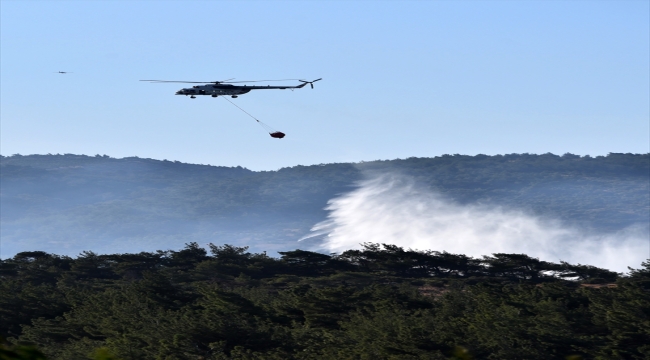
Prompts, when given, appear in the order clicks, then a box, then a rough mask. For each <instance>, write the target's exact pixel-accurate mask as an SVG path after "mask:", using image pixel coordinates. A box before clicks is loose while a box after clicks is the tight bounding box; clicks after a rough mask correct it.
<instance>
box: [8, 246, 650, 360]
mask: <svg viewBox="0 0 650 360" xmlns="http://www.w3.org/2000/svg"><path fill="white" fill-rule="evenodd" d="M209 248H210V252H209V253H208V252H207V251H206V250H204V249H203V248H201V247H199V246H198V245H197V244H196V243H188V244H186V246H185V248H184V249H181V250H179V251H173V250H168V251H157V252H154V253H139V254H113V255H98V254H94V253H91V252H85V253H82V254H80V256H78V257H77V258H67V257H60V256H56V255H51V254H47V253H42V252H26V253H20V254H18V255H16V256H15V257H13V258H11V259H6V260H2V262H1V263H0V265H1V269H2V272H1V273H0V286H2V289H3V291H0V310H1V311H0V324H1V325H0V331H2V334H4V336H6V337H7V338H8V341H9V343H8V344H4V345H2V348H1V349H0V351H1V352H0V356H4V357H0V358H2V359H43V358H44V356H47V358H48V359H88V358H91V359H187V358H201V359H314V358H318V359H342V358H350V359H471V358H476V359H511V358H512V359H565V358H568V357H572V358H597V359H610V358H625V359H645V358H648V356H649V354H650V353H649V351H650V347H648V345H647V344H650V327H648V324H649V323H650V321H649V319H650V302H649V300H648V299H650V297H649V296H648V293H649V291H650V277H649V276H648V274H650V271H648V268H650V261H649V262H646V263H644V268H642V269H638V270H632V271H631V272H630V275H629V276H620V275H619V274H616V273H611V272H609V271H607V270H604V269H598V268H595V267H591V266H587V265H572V264H567V263H560V264H555V263H549V262H544V261H540V260H538V259H535V258H531V257H528V256H526V255H523V254H493V255H492V256H488V257H484V258H482V259H474V258H471V257H467V256H464V255H455V254H449V253H438V252H432V251H414V250H405V249H403V248H400V247H397V246H394V245H382V244H372V243H367V244H364V246H363V247H362V249H361V250H354V251H347V252H345V253H343V254H340V255H325V254H319V253H313V252H308V251H303V250H296V251H288V252H283V253H282V258H279V259H276V258H270V257H267V256H266V255H264V254H256V253H249V252H248V251H247V248H246V247H237V246H233V245H223V246H216V245H212V244H210V246H209ZM593 278H596V279H600V280H598V281H596V282H594V281H590V280H592V279H593ZM567 279H571V280H567ZM602 280H611V281H612V282H611V283H607V284H603V283H602ZM36 349H38V350H36ZM39 351H42V352H43V354H45V355H42V354H41V353H40V352H39ZM39 356H40V357H39Z"/></svg>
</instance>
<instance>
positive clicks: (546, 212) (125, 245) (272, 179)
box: [0, 154, 650, 258]
mask: <svg viewBox="0 0 650 360" xmlns="http://www.w3.org/2000/svg"><path fill="white" fill-rule="evenodd" d="M649 169H650V157H649V155H648V154H609V155H608V156H598V157H589V156H583V157H580V156H576V155H571V154H565V155H563V156H558V155H553V154H542V155H532V154H509V155H497V156H487V155H477V156H465V155H443V156H439V157H434V158H409V159H403V160H386V161H370V162H361V163H354V164H353V163H342V164H321V165H312V166H295V167H291V168H283V169H280V170H277V171H261V172H255V171H250V170H247V169H245V168H241V167H234V168H232V167H219V166H208V165H197V164H184V163H180V162H175V161H167V160H163V161H159V160H153V159H142V158H137V157H131V158H123V159H114V158H110V157H108V156H105V155H104V156H100V155H97V156H85V155H72V154H66V155H28V156H21V155H13V156H7V157H2V158H1V168H0V170H1V172H0V175H1V196H2V197H1V203H0V205H1V215H2V216H1V221H2V223H1V228H0V229H1V236H2V249H1V251H2V253H1V255H2V257H3V258H6V257H9V256H13V255H14V254H16V253H17V252H20V251H27V250H34V251H46V252H52V253H58V254H67V255H74V254H78V253H79V252H80V251H83V250H92V251H95V252H98V253H115V252H134V251H135V252H137V251H152V250H154V249H160V248H177V247H178V246H179V245H180V244H183V243H186V242H190V241H196V242H198V243H201V244H206V243H208V242H213V243H221V244H223V243H232V244H235V245H239V246H251V250H254V251H262V250H265V251H270V252H271V253H274V251H283V250H289V249H295V248H296V247H302V248H306V249H310V248H311V249H314V248H316V247H318V246H319V245H321V244H319V243H315V242H314V241H311V242H310V241H303V242H300V243H298V242H297V240H299V239H301V238H303V237H304V236H306V235H308V234H309V230H310V229H311V228H312V226H314V225H315V224H317V223H319V222H321V221H323V220H325V219H326V217H327V216H328V214H329V212H328V211H327V210H325V207H326V206H328V201H330V200H332V199H335V198H337V197H340V196H345V194H350V193H352V192H353V191H355V189H358V188H359V184H360V181H363V180H367V179H369V178H372V177H373V176H376V175H382V174H399V175H401V176H406V177H408V178H409V179H412V181H413V182H414V183H417V184H418V186H421V188H422V189H426V190H427V191H432V192H435V193H436V194H440V195H441V196H444V197H445V199H448V200H449V201H451V202H453V204H455V206H461V207H462V206H475V205H477V204H478V205H490V206H499V207H502V208H504V209H512V210H517V211H524V212H525V213H526V214H529V215H531V216H539V217H544V218H552V219H559V220H561V221H562V223H563V224H566V225H570V226H576V227H579V228H581V229H587V230H588V231H590V232H593V233H603V234H607V233H615V232H619V231H622V230H624V229H627V228H629V227H631V226H636V227H637V228H641V229H642V232H643V231H645V233H647V229H648V223H649V220H648V219H649V217H650V195H649V194H650V175H649V172H650V170H649ZM365 240H367V241H373V239H365ZM436 250H444V249H436Z"/></svg>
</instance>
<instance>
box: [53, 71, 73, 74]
mask: <svg viewBox="0 0 650 360" xmlns="http://www.w3.org/2000/svg"><path fill="white" fill-rule="evenodd" d="M56 73H58V74H72V72H70V71H57V72H56Z"/></svg>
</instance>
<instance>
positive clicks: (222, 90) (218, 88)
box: [176, 84, 305, 97]
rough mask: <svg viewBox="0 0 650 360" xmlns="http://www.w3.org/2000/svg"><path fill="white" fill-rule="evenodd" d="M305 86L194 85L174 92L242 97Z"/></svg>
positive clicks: (178, 93) (191, 94)
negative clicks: (251, 92)
mask: <svg viewBox="0 0 650 360" xmlns="http://www.w3.org/2000/svg"><path fill="white" fill-rule="evenodd" d="M303 86H305V84H300V85H298V86H248V85H243V86H240V85H230V84H205V85H196V86H192V87H191V88H183V89H180V90H178V91H177V92H176V95H185V96H188V95H190V96H195V95H211V96H212V97H217V96H238V95H243V94H246V93H248V92H250V91H251V90H266V89H280V90H284V89H299V88H301V87H303Z"/></svg>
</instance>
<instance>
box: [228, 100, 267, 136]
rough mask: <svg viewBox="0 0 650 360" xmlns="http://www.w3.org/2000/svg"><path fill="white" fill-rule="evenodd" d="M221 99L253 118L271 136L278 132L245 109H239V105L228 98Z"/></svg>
mask: <svg viewBox="0 0 650 360" xmlns="http://www.w3.org/2000/svg"><path fill="white" fill-rule="evenodd" d="M220 97H221V98H222V99H224V100H226V101H228V102H229V103H231V104H233V105H234V106H235V107H236V108H238V109H239V110H241V111H243V112H244V114H246V115H248V116H250V117H251V118H253V120H255V121H257V123H258V124H260V126H261V127H262V128H263V129H264V130H266V131H268V132H269V134H270V133H274V132H276V130H275V129H273V128H272V127H270V126H268V125H267V124H265V123H263V122H261V121H260V120H259V119H257V118H256V117H255V116H253V115H251V114H249V113H248V112H247V111H246V110H244V109H242V108H241V107H239V105H237V104H235V103H234V102H232V101H230V100H228V98H226V97H225V96H220Z"/></svg>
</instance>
